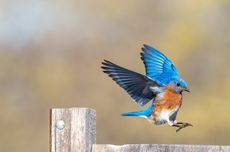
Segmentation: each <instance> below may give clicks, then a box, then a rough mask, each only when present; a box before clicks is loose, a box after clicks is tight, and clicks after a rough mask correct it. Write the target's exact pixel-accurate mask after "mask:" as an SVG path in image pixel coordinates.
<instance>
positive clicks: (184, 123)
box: [177, 122, 193, 128]
mask: <svg viewBox="0 0 230 152" xmlns="http://www.w3.org/2000/svg"><path fill="white" fill-rule="evenodd" d="M177 124H180V125H182V126H183V127H184V128H185V127H188V126H191V127H193V125H192V124H190V123H187V122H177Z"/></svg>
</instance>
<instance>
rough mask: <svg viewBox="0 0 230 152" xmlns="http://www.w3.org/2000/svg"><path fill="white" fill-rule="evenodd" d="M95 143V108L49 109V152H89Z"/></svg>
mask: <svg viewBox="0 0 230 152" xmlns="http://www.w3.org/2000/svg"><path fill="white" fill-rule="evenodd" d="M95 143H96V111H95V110H93V109H90V108H67V109H51V110H50V151H51V152H77V151H80V152H91V151H92V145H93V144H95Z"/></svg>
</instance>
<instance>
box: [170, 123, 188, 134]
mask: <svg viewBox="0 0 230 152" xmlns="http://www.w3.org/2000/svg"><path fill="white" fill-rule="evenodd" d="M172 126H173V127H178V129H177V130H176V132H178V131H180V130H181V129H183V128H186V127H188V126H193V125H192V124H190V123H187V122H177V123H176V124H173V125H172Z"/></svg>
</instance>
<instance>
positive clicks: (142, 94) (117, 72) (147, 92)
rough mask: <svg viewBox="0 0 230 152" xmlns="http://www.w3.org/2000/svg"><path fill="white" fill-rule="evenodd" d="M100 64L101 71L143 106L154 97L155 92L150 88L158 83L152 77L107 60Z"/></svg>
mask: <svg viewBox="0 0 230 152" xmlns="http://www.w3.org/2000/svg"><path fill="white" fill-rule="evenodd" d="M102 65H103V66H102V69H103V72H105V73H106V74H108V75H109V76H110V77H111V78H112V79H113V80H114V81H115V82H116V83H117V84H118V85H119V86H120V87H122V88H123V89H125V90H126V91H127V93H128V94H129V95H130V96H131V97H132V98H133V100H134V101H135V102H136V103H138V104H139V105H141V106H144V105H145V104H146V103H148V102H149V101H150V100H152V99H154V98H155V96H156V93H155V92H154V91H152V90H151V87H159V85H158V84H157V83H156V82H155V81H153V80H152V79H150V78H148V77H146V76H145V75H142V74H139V73H136V72H133V71H131V70H128V69H125V68H123V67H120V66H118V65H116V64H114V63H112V62H110V61H107V60H104V62H102Z"/></svg>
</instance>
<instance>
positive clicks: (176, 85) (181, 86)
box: [169, 78, 190, 93]
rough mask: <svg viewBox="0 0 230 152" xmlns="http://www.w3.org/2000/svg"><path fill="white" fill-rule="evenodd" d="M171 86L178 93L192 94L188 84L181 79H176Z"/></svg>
mask: <svg viewBox="0 0 230 152" xmlns="http://www.w3.org/2000/svg"><path fill="white" fill-rule="evenodd" d="M169 86H170V87H171V88H173V89H174V90H176V92H178V93H182V92H183V91H187V92H190V90H189V88H188V85H187V83H186V82H185V81H184V80H182V79H181V78H175V79H173V80H172V81H171V82H170V83H169Z"/></svg>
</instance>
